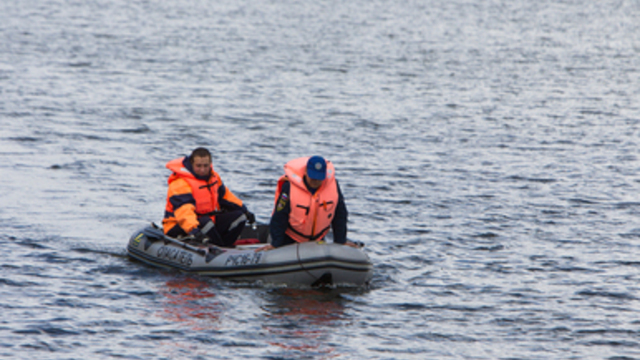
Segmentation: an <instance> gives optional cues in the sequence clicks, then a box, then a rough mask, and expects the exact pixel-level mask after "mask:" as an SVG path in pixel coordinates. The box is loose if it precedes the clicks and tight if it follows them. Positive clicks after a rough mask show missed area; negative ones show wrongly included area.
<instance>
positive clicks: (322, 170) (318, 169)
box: [307, 156, 327, 189]
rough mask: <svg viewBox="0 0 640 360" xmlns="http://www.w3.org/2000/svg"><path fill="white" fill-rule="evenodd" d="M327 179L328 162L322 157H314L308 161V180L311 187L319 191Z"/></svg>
mask: <svg viewBox="0 0 640 360" xmlns="http://www.w3.org/2000/svg"><path fill="white" fill-rule="evenodd" d="M326 177H327V162H326V161H325V160H324V159H323V158H322V157H321V156H312V157H310V158H309V160H308V161H307V179H308V182H309V185H310V186H311V187H313V188H314V189H317V188H319V187H320V185H322V182H323V181H324V179H325V178H326Z"/></svg>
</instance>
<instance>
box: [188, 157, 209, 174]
mask: <svg viewBox="0 0 640 360" xmlns="http://www.w3.org/2000/svg"><path fill="white" fill-rule="evenodd" d="M192 166H193V172H195V173H196V175H198V176H208V175H209V174H211V158H210V157H208V156H195V157H194V158H193V164H192Z"/></svg>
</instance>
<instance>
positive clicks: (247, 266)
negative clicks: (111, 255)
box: [127, 226, 373, 286]
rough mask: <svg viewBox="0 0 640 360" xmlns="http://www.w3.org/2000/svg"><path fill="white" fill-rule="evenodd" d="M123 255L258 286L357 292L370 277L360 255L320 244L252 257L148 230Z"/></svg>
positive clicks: (137, 234) (365, 259)
mask: <svg viewBox="0 0 640 360" xmlns="http://www.w3.org/2000/svg"><path fill="white" fill-rule="evenodd" d="M127 251H128V253H129V256H130V257H132V258H135V259H137V260H140V261H142V262H144V263H147V264H149V265H152V266H155V267H160V268H167V269H177V270H180V271H182V272H186V273H193V274H199V275H203V276H212V277H218V278H224V279H229V280H233V281H246V282H262V283H263V284H287V285H302V286H319V285H329V284H331V285H340V286H361V285H366V284H368V282H369V281H370V280H371V277H372V275H373V265H372V264H371V261H370V260H369V257H368V256H367V255H366V254H365V253H364V252H363V251H362V250H360V249H356V248H352V247H348V246H344V245H339V244H333V243H323V242H309V243H300V244H299V243H296V244H292V245H287V246H283V247H281V248H277V249H273V250H269V251H261V252H255V246H253V247H249V248H246V247H239V248H233V249H230V248H219V247H215V246H211V247H206V246H194V245H188V244H185V243H182V242H180V241H179V240H176V239H173V238H168V237H166V236H165V235H164V234H163V233H162V231H161V230H160V229H156V228H153V227H151V226H149V227H146V228H143V229H141V230H139V231H137V232H135V233H134V234H133V235H132V236H131V238H130V239H129V244H128V246H127Z"/></svg>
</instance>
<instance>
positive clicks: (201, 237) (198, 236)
mask: <svg viewBox="0 0 640 360" xmlns="http://www.w3.org/2000/svg"><path fill="white" fill-rule="evenodd" d="M189 235H191V236H193V238H194V239H195V240H196V241H197V242H199V243H201V244H206V243H207V242H209V238H208V237H207V234H205V233H203V232H202V231H200V229H198V228H195V229H193V230H191V231H190V232H189Z"/></svg>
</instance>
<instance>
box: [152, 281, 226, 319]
mask: <svg viewBox="0 0 640 360" xmlns="http://www.w3.org/2000/svg"><path fill="white" fill-rule="evenodd" d="M160 293H161V294H162V295H163V296H164V297H165V299H164V301H163V303H164V307H163V313H162V314H161V316H162V317H164V318H166V319H168V320H172V321H175V322H179V323H183V324H184V325H185V326H187V327H189V328H191V329H193V330H207V329H210V330H216V329H218V328H219V323H218V320H219V318H220V314H221V313H222V312H223V311H224V305H223V304H222V303H221V302H219V301H216V300H215V296H216V294H214V293H213V292H212V291H211V289H210V284H209V283H207V282H205V281H202V280H198V279H195V278H191V277H180V278H175V279H171V280H169V281H167V282H166V286H165V287H164V288H162V289H160Z"/></svg>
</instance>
